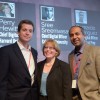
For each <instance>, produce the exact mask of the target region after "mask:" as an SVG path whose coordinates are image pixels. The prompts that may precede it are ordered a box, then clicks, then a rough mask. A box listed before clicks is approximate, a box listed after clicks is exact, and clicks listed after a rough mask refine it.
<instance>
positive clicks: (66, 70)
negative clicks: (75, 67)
mask: <svg viewBox="0 0 100 100" xmlns="http://www.w3.org/2000/svg"><path fill="white" fill-rule="evenodd" d="M61 70H62V74H63V91H64V92H63V95H64V100H72V90H71V84H72V79H71V71H70V67H69V64H67V63H65V62H62V64H61Z"/></svg>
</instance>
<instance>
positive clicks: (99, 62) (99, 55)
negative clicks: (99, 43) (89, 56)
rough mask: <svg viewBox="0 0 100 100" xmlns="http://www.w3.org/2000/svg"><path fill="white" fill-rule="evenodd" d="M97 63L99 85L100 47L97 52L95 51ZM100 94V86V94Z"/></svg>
mask: <svg viewBox="0 0 100 100" xmlns="http://www.w3.org/2000/svg"><path fill="white" fill-rule="evenodd" d="M95 53H96V55H95V57H96V59H95V61H96V71H97V76H98V79H99V81H98V82H99V84H100V47H97V48H96V50H95ZM98 93H100V85H99V92H98Z"/></svg>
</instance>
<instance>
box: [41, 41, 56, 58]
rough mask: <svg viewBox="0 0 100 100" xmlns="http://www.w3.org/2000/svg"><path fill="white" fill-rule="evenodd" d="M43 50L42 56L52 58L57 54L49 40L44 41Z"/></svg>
mask: <svg viewBox="0 0 100 100" xmlns="http://www.w3.org/2000/svg"><path fill="white" fill-rule="evenodd" d="M43 52H44V56H45V57H46V58H47V59H53V58H55V57H56V55H57V51H56V50H55V48H54V46H53V44H52V43H51V42H48V43H46V45H45V47H44V50H43Z"/></svg>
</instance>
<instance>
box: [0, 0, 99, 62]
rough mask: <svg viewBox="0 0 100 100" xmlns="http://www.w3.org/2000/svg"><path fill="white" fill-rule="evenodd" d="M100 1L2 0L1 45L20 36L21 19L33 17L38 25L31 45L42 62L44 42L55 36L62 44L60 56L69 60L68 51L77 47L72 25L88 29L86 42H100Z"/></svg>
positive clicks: (60, 44) (0, 16) (0, 20)
mask: <svg viewBox="0 0 100 100" xmlns="http://www.w3.org/2000/svg"><path fill="white" fill-rule="evenodd" d="M93 2H94V3H93ZM99 4H100V1H99V0H92V1H91V0H88V1H80V0H74V1H71V0H52V1H44V0H41V1H40V0H28V1H27V0H20V1H19V0H9V2H8V0H1V1H0V47H3V46H5V45H9V44H12V43H15V42H16V41H17V39H18V35H17V26H18V23H19V21H20V20H22V19H30V20H31V21H33V23H34V25H35V32H34V35H33V38H32V40H31V41H30V44H31V46H32V47H34V48H35V49H36V50H37V51H38V61H40V60H43V59H44V56H43V54H42V46H43V43H44V42H45V40H46V39H48V38H52V39H54V40H56V41H57V42H58V44H59V46H60V49H61V55H60V56H59V58H60V59H61V60H64V61H66V62H68V54H69V52H70V51H71V50H72V49H73V48H74V47H73V46H72V44H71V43H70V40H69V35H68V30H69V28H70V27H71V26H72V25H79V26H82V27H83V28H84V29H85V33H86V41H87V42H88V43H89V44H92V45H98V46H99V45H100V35H99V34H100V6H99ZM7 12H10V14H7Z"/></svg>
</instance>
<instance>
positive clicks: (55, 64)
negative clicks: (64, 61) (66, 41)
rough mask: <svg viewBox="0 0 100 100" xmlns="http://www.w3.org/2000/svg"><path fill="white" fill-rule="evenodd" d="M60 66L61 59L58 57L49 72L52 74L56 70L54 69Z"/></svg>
mask: <svg viewBox="0 0 100 100" xmlns="http://www.w3.org/2000/svg"><path fill="white" fill-rule="evenodd" d="M58 66H59V61H58V59H57V58H56V59H55V62H54V64H53V66H52V68H51V70H50V72H49V75H51V74H52V72H53V71H54V69H55V68H57V67H58ZM49 75H48V76H49Z"/></svg>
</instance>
